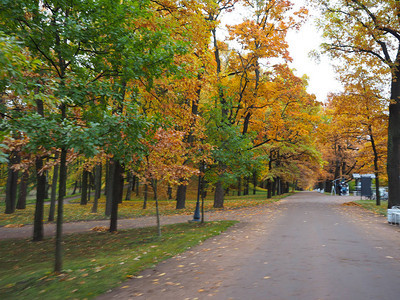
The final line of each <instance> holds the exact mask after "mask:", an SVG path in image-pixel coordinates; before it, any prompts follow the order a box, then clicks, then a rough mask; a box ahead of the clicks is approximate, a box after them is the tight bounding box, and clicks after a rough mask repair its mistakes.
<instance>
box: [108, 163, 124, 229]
mask: <svg viewBox="0 0 400 300" xmlns="http://www.w3.org/2000/svg"><path fill="white" fill-rule="evenodd" d="M113 165H114V171H113V175H114V176H113V180H112V182H110V183H112V189H111V191H112V205H111V216H110V232H114V231H117V222H118V204H119V203H120V202H122V195H123V182H124V177H123V172H124V168H123V166H122V165H121V163H120V162H119V161H118V160H113Z"/></svg>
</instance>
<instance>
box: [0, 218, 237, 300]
mask: <svg viewBox="0 0 400 300" xmlns="http://www.w3.org/2000/svg"><path fill="white" fill-rule="evenodd" d="M235 223H236V222H235V221H218V222H206V223H205V224H199V223H191V224H189V223H182V224H174V225H166V226H163V228H162V237H160V238H159V237H157V230H156V228H155V227H147V228H137V229H130V230H121V231H119V232H118V233H116V234H111V233H108V232H98V233H97V232H96V233H86V234H71V235H66V236H65V238H64V241H65V244H64V249H65V261H64V272H63V273H62V274H59V275H56V274H53V273H52V269H53V260H54V239H53V238H49V239H46V240H44V241H42V242H31V241H29V240H4V241H0V266H1V267H0V295H1V298H2V299H54V300H57V299H91V298H93V297H95V296H97V295H99V294H102V293H105V292H106V291H108V290H109V289H112V288H113V287H116V286H118V285H119V284H121V283H122V282H123V281H125V280H127V279H129V278H134V277H135V276H137V274H138V273H139V272H140V271H142V270H144V269H146V268H150V267H153V266H155V265H156V264H158V263H159V262H161V261H163V260H165V259H167V258H170V257H172V256H174V255H176V254H178V253H182V252H184V251H185V250H187V249H188V248H191V247H193V246H195V245H197V244H199V243H200V242H202V241H204V240H205V239H207V238H210V237H212V236H215V235H218V234H220V233H221V232H223V231H225V230H226V229H227V228H229V227H230V226H232V225H233V224H235Z"/></svg>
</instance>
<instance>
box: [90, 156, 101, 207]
mask: <svg viewBox="0 0 400 300" xmlns="http://www.w3.org/2000/svg"><path fill="white" fill-rule="evenodd" d="M94 174H95V175H94V199H93V206H92V213H97V207H98V203H99V199H100V196H101V164H98V165H96V167H95V168H94Z"/></svg>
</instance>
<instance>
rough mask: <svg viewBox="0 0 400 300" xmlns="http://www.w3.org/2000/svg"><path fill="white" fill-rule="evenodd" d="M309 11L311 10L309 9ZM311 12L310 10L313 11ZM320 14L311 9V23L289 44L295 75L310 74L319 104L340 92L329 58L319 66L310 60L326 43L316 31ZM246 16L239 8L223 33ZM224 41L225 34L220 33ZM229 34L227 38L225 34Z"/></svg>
mask: <svg viewBox="0 0 400 300" xmlns="http://www.w3.org/2000/svg"><path fill="white" fill-rule="evenodd" d="M305 1H306V0H296V1H293V2H295V5H296V6H297V7H299V6H301V5H304V3H305ZM307 8H309V7H307ZM309 9H310V8H309ZM316 14H317V12H315V11H312V10H311V9H310V17H309V19H308V21H307V22H306V23H305V24H304V25H303V26H302V27H301V29H300V30H299V31H297V32H294V31H292V32H289V33H288V35H287V41H288V43H289V52H290V55H291V57H292V58H293V62H292V63H290V67H291V68H294V69H296V71H295V74H296V75H297V76H299V77H301V76H303V75H304V74H306V75H307V76H308V77H309V86H308V88H307V91H308V92H309V93H310V94H315V95H316V97H317V100H318V101H321V102H324V101H325V100H326V97H327V95H328V94H329V93H330V92H335V91H338V90H340V84H339V82H338V81H336V80H335V74H334V70H333V67H332V66H331V64H330V61H329V58H328V57H326V56H323V55H322V56H321V57H320V59H319V62H317V61H316V60H315V59H313V58H310V56H309V53H310V51H313V50H317V51H318V50H319V45H320V44H321V43H322V39H321V33H320V32H318V30H317V29H316V27H315V24H314V22H315V21H314V20H315V15H316ZM244 16H245V12H244V11H243V8H240V7H237V8H236V9H235V11H234V12H230V13H228V14H227V15H225V16H223V19H222V22H221V29H222V28H223V27H224V25H225V24H230V25H233V24H238V23H239V22H240V20H241V19H243V17H244ZM220 34H221V37H222V35H224V30H222V31H221V32H220ZM225 34H227V33H226V32H225Z"/></svg>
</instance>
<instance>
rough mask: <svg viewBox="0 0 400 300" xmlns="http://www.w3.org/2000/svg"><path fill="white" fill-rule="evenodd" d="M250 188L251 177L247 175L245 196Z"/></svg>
mask: <svg viewBox="0 0 400 300" xmlns="http://www.w3.org/2000/svg"><path fill="white" fill-rule="evenodd" d="M249 189H250V180H249V177H248V176H247V177H246V178H245V184H244V190H243V195H244V196H247V195H248V194H249Z"/></svg>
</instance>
